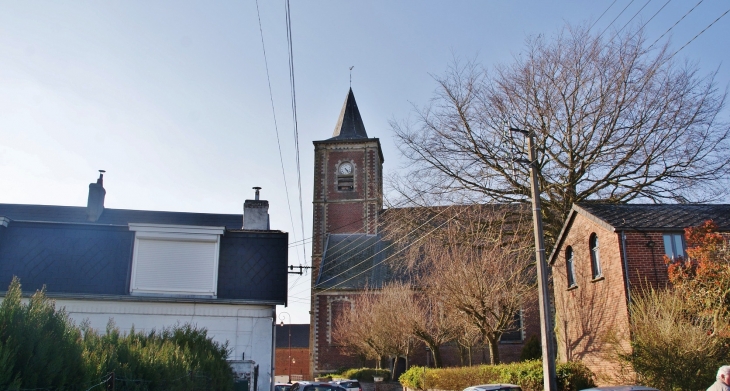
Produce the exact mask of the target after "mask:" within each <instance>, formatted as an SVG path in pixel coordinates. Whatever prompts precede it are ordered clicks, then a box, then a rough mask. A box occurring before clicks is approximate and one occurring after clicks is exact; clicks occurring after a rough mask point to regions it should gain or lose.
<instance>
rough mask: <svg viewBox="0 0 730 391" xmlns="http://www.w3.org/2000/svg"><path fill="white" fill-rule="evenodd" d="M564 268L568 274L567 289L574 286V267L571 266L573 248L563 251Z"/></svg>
mask: <svg viewBox="0 0 730 391" xmlns="http://www.w3.org/2000/svg"><path fill="white" fill-rule="evenodd" d="M565 267H566V269H567V273H568V288H572V287H574V286H575V265H574V264H573V247H570V246H568V248H566V249H565Z"/></svg>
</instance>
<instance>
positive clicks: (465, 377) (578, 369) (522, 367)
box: [398, 360, 594, 391]
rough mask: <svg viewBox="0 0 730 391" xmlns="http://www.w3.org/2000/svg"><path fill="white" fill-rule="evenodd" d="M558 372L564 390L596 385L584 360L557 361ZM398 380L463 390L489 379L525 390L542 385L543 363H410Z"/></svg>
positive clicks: (424, 386)
mask: <svg viewBox="0 0 730 391" xmlns="http://www.w3.org/2000/svg"><path fill="white" fill-rule="evenodd" d="M556 373H557V378H558V379H557V380H558V389H559V390H561V391H575V390H581V389H583V388H588V387H592V386H593V385H594V383H593V373H592V372H591V371H590V370H589V369H588V368H586V367H585V365H583V364H581V363H576V362H569V363H564V364H558V366H557V369H556ZM398 380H399V381H400V382H401V384H402V385H403V386H404V387H408V388H414V389H420V390H425V389H440V390H462V389H464V388H466V387H469V386H473V385H476V384H488V383H512V384H518V385H520V386H521V387H522V389H523V390H524V391H538V390H542V389H543V376H542V363H541V361H538V360H532V361H524V362H519V363H512V364H500V365H478V366H472V367H458V368H439V369H432V368H423V367H411V368H410V369H409V370H408V371H406V372H405V373H404V374H403V375H401V377H400V378H399V379H398Z"/></svg>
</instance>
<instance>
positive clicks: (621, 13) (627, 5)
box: [598, 0, 634, 39]
mask: <svg viewBox="0 0 730 391" xmlns="http://www.w3.org/2000/svg"><path fill="white" fill-rule="evenodd" d="M633 3H634V0H631V1H630V2H629V4H626V7H624V9H622V10H621V12H619V14H618V15H616V17H615V18H613V20H612V21H611V23H609V24H608V26H606V28H605V29H603V31H601V33H600V34H598V38H599V39H600V38H601V36H603V34H604V33H605V32H606V30H608V29H609V28H610V27H611V25H613V24H614V23H615V22H616V20H618V18H619V17H620V16H621V15H623V13H624V11H626V9H627V8H629V6H630V5H631V4H633Z"/></svg>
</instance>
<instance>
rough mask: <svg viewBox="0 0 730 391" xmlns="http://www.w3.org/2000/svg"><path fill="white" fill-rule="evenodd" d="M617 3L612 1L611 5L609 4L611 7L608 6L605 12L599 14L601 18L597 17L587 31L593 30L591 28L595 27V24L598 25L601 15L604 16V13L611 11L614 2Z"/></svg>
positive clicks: (614, 0) (615, 0)
mask: <svg viewBox="0 0 730 391" xmlns="http://www.w3.org/2000/svg"><path fill="white" fill-rule="evenodd" d="M617 1H618V0H613V3H611V5H609V6H608V8H606V9H605V10H604V11H603V13H602V14H601V16H599V17H598V19H596V21H595V22H593V24H592V25H591V27H588V31H591V29H592V28H593V26H595V25H596V23H598V21H599V20H601V18H602V17H603V15H606V12H608V10H610V9H611V7H613V5H614V4H616V2H617Z"/></svg>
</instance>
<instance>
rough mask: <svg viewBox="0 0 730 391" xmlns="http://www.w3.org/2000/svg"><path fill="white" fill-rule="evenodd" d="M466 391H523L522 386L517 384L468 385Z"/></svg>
mask: <svg viewBox="0 0 730 391" xmlns="http://www.w3.org/2000/svg"><path fill="white" fill-rule="evenodd" d="M464 391H522V388H520V386H518V385H516V384H481V385H478V386H471V387H466V388H465V389H464Z"/></svg>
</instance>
